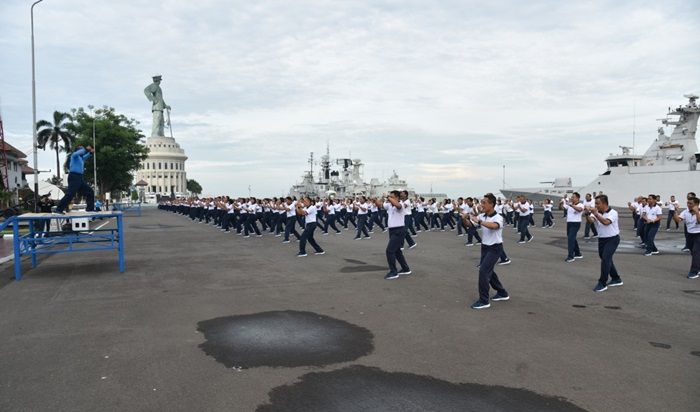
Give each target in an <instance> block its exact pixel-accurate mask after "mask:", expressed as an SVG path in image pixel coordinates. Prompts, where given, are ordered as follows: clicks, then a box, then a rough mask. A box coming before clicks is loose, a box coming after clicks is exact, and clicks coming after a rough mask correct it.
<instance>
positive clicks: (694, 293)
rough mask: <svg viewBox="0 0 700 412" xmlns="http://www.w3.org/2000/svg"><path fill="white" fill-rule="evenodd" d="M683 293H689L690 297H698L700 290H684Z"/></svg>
mask: <svg viewBox="0 0 700 412" xmlns="http://www.w3.org/2000/svg"><path fill="white" fill-rule="evenodd" d="M683 293H690V294H691V295H700V290H684V291H683Z"/></svg>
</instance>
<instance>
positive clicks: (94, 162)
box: [88, 105, 100, 197]
mask: <svg viewBox="0 0 700 412" xmlns="http://www.w3.org/2000/svg"><path fill="white" fill-rule="evenodd" d="M88 108H89V109H90V111H92V176H93V180H94V181H95V197H97V196H99V195H100V187H99V186H98V185H97V146H96V145H95V121H96V120H97V115H96V112H95V110H94V108H95V106H93V105H89V106H88Z"/></svg>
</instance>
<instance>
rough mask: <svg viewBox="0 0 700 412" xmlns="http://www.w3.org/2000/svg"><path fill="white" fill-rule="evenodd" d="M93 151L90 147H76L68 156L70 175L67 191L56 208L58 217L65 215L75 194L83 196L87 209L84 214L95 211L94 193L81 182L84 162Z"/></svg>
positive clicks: (83, 181)
mask: <svg viewBox="0 0 700 412" xmlns="http://www.w3.org/2000/svg"><path fill="white" fill-rule="evenodd" d="M93 151H94V149H93V148H92V146H88V147H87V148H85V147H83V146H78V147H77V148H76V150H75V151H74V152H73V154H71V155H70V168H69V169H70V174H69V175H68V191H67V192H66V195H65V196H63V199H61V201H60V202H59V203H58V206H57V207H56V212H55V213H57V214H59V215H62V214H65V211H66V207H68V203H70V202H71V200H73V197H75V195H76V194H80V195H82V196H85V199H86V203H87V207H86V208H85V211H86V212H92V211H94V210H95V192H94V191H93V190H92V188H91V187H90V186H88V184H87V183H85V180H83V173H84V172H85V161H86V160H88V159H89V158H90V157H91V156H92V153H93Z"/></svg>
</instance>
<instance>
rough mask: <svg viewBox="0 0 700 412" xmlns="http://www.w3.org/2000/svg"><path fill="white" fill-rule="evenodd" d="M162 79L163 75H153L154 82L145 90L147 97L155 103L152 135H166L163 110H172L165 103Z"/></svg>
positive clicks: (152, 110)
mask: <svg viewBox="0 0 700 412" xmlns="http://www.w3.org/2000/svg"><path fill="white" fill-rule="evenodd" d="M162 79H163V76H161V75H157V76H153V83H151V84H150V85H148V86H147V87H146V88H145V89H144V90H143V92H144V93H145V94H146V98H147V99H148V100H149V101H150V102H152V103H153V106H152V107H151V112H153V128H152V129H151V136H165V118H164V117H163V110H170V106H168V105H167V104H165V101H164V100H163V90H161V88H160V81H161V80H162ZM168 117H170V116H168Z"/></svg>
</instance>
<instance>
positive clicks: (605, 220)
mask: <svg viewBox="0 0 700 412" xmlns="http://www.w3.org/2000/svg"><path fill="white" fill-rule="evenodd" d="M584 214H585V215H586V222H587V223H589V224H592V225H596V226H597V230H596V232H595V233H597V234H598V256H600V277H599V278H598V283H597V284H596V285H595V288H593V291H594V292H603V291H604V290H607V289H608V286H611V287H612V286H622V285H623V283H622V279H621V278H620V274H619V273H617V268H615V264H614V263H613V255H614V254H615V251H616V250H617V247H618V246H619V244H620V226H619V223H618V222H619V219H618V215H617V211H616V210H615V209H613V208H611V207H610V205H609V204H608V196H607V195H598V196H596V197H595V201H594V206H590V205H588V206H586V208H585V211H584ZM608 278H609V279H610V282H608Z"/></svg>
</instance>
